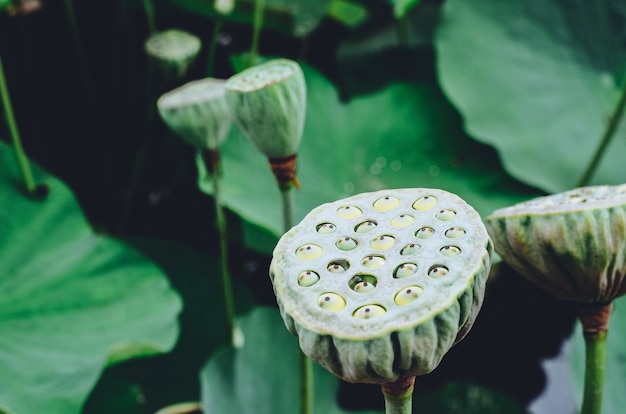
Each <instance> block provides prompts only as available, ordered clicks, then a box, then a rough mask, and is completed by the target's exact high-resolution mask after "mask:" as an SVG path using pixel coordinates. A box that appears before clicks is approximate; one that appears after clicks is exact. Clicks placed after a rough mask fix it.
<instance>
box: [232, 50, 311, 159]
mask: <svg viewBox="0 0 626 414" xmlns="http://www.w3.org/2000/svg"><path fill="white" fill-rule="evenodd" d="M226 99H227V101H228V105H229V106H230V108H231V110H232V112H233V114H234V116H235V121H236V122H237V125H239V127H240V128H241V131H242V132H243V134H244V135H245V136H246V137H247V138H248V139H249V140H250V141H252V143H253V144H254V145H255V146H256V147H257V148H258V149H259V150H260V151H261V152H262V153H263V154H265V156H267V157H268V158H270V159H272V158H284V157H288V156H291V155H293V154H295V153H296V151H297V149H298V147H299V145H300V140H301V138H302V131H303V129H304V119H305V114H306V84H305V81H304V74H303V73H302V69H300V66H299V65H298V64H297V63H296V62H294V61H291V60H287V59H275V60H271V61H269V62H266V63H263V64H261V65H257V66H253V67H251V68H248V69H246V70H244V71H243V72H240V73H239V74H237V75H234V76H233V77H231V78H230V79H228V81H227V82H226Z"/></svg>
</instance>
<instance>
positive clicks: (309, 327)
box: [270, 188, 493, 414]
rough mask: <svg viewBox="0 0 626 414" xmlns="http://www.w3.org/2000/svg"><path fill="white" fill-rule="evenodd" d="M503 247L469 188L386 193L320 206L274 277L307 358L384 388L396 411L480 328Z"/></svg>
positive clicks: (286, 249) (283, 251) (278, 257)
mask: <svg viewBox="0 0 626 414" xmlns="http://www.w3.org/2000/svg"><path fill="white" fill-rule="evenodd" d="M492 251H493V248H492V243H491V239H490V238H489V235H488V233H487V230H486V229H485V226H484V225H483V223H482V221H481V219H480V216H479V215H478V213H477V212H476V211H475V210H474V209H473V208H472V207H471V206H469V205H468V204H467V203H465V202H464V201H463V200H462V199H461V198H459V197H458V196H456V195H454V194H451V193H449V192H446V191H443V190H438V189H425V188H415V189H398V190H383V191H378V192H372V193H365V194H359V195H356V196H353V197H350V198H346V199H343V200H339V201H335V202H332V203H328V204H324V205H322V206H320V207H317V208H315V209H314V210H313V211H311V212H310V213H309V214H308V215H307V216H306V217H305V218H304V219H303V220H302V222H300V224H298V225H297V226H295V227H293V228H292V229H291V230H289V231H288V232H287V233H286V234H285V235H284V236H283V237H282V238H281V239H280V241H279V242H278V244H277V246H276V248H275V249H274V254H273V259H272V263H271V266H270V278H271V280H272V283H273V286H274V292H275V294H276V299H277V302H278V305H279V308H280V312H281V315H282V317H283V319H284V322H285V325H286V326H287V329H288V330H289V331H290V332H291V333H293V334H294V335H296V336H298V338H299V343H300V347H301V349H302V351H303V352H304V354H306V355H307V356H308V357H309V358H311V359H313V360H314V361H316V362H318V363H319V364H321V365H322V366H324V367H325V368H326V369H328V370H329V371H330V372H332V373H333V374H335V375H336V376H338V377H339V378H341V379H343V380H345V381H348V382H353V383H375V384H380V385H381V387H382V392H383V395H384V398H385V406H386V412H387V413H388V414H391V413H396V414H406V413H410V412H411V401H412V393H413V385H414V381H415V377H416V376H419V375H425V374H428V373H430V372H431V371H433V370H434V369H435V368H436V367H437V366H438V365H439V363H440V361H441V360H442V358H443V357H444V355H445V354H446V353H447V352H448V350H449V349H450V348H451V347H452V346H453V345H454V344H456V343H457V342H459V341H460V340H461V339H463V337H465V335H466V334H467V333H468V331H469V330H470V328H471V326H472V324H473V322H474V319H475V318H476V315H477V314H478V312H479V310H480V308H481V306H482V302H483V297H484V291H485V284H486V280H487V276H488V273H489V270H490V267H491V260H492V259H491V257H492Z"/></svg>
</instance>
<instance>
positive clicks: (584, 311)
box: [578, 303, 612, 335]
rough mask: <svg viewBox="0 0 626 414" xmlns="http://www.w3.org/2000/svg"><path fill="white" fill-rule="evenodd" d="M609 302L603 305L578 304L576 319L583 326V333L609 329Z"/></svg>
mask: <svg viewBox="0 0 626 414" xmlns="http://www.w3.org/2000/svg"><path fill="white" fill-rule="evenodd" d="M611 305H612V304H611V303H607V304H603V305H580V306H578V319H579V320H580V323H581V324H582V326H583V334H584V335H588V334H597V333H600V332H606V331H608V330H609V318H610V317H611Z"/></svg>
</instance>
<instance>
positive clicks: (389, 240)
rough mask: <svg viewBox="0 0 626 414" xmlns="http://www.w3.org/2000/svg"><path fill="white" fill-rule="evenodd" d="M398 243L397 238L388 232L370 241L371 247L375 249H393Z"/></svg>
mask: <svg viewBox="0 0 626 414" xmlns="http://www.w3.org/2000/svg"><path fill="white" fill-rule="evenodd" d="M394 244H396V239H395V237H393V236H390V235H388V234H385V235H382V236H378V237H376V238H375V239H374V240H372V241H370V247H371V248H372V249H374V250H387V249H391V248H392V247H393V245H394Z"/></svg>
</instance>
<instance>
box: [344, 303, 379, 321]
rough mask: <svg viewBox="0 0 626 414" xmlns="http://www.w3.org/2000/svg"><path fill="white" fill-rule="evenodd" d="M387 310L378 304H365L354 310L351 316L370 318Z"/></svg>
mask: <svg viewBox="0 0 626 414" xmlns="http://www.w3.org/2000/svg"><path fill="white" fill-rule="evenodd" d="M385 312H387V310H386V309H385V308H383V307H382V306H380V305H374V304H372V305H365V306H361V307H360V308H358V309H357V310H355V311H354V313H353V314H352V316H354V317H355V318H358V319H372V318H375V317H377V316H380V315H383V314H384V313H385Z"/></svg>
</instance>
